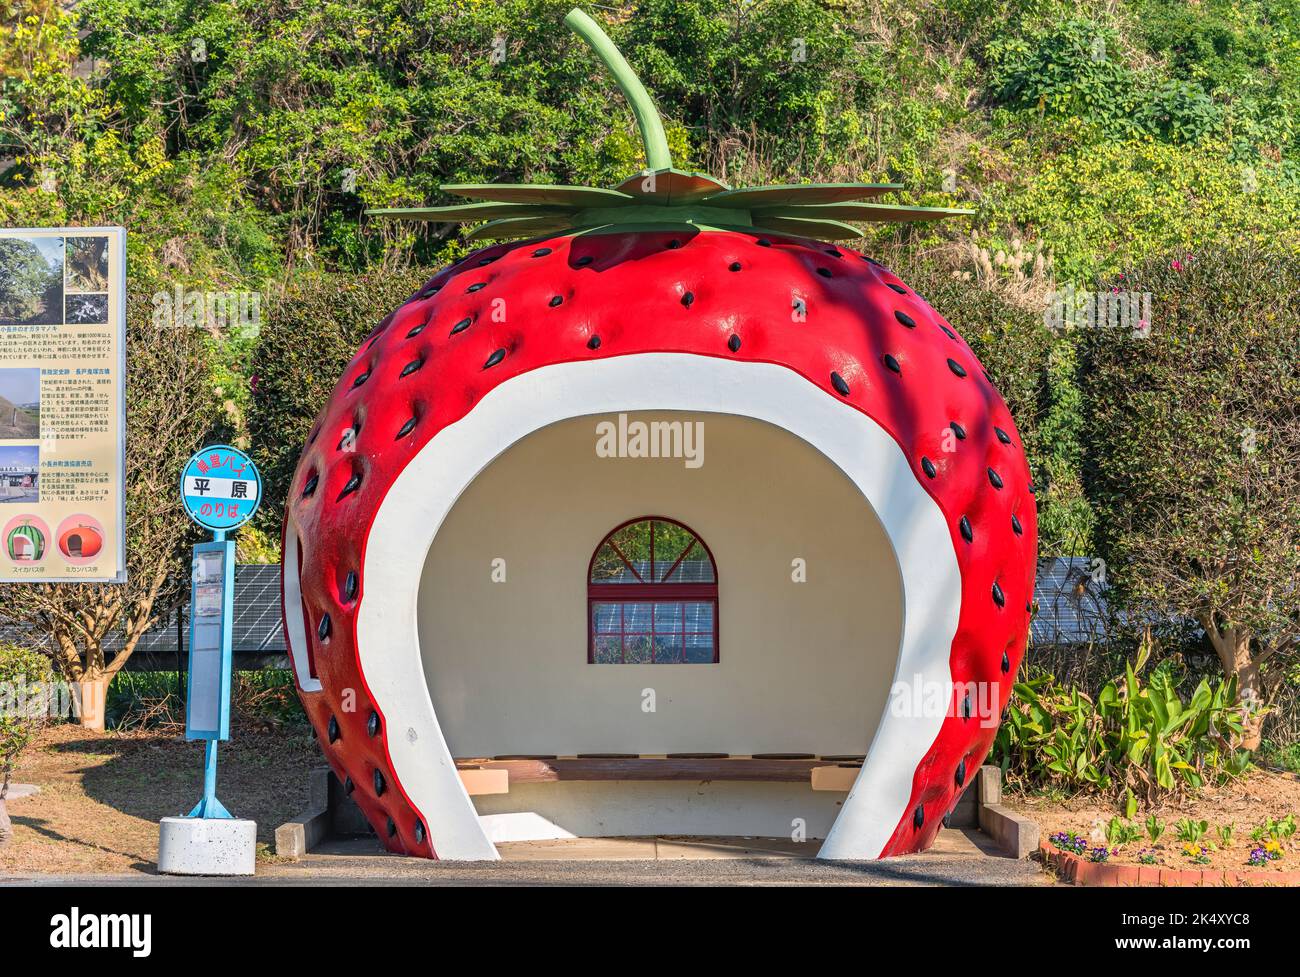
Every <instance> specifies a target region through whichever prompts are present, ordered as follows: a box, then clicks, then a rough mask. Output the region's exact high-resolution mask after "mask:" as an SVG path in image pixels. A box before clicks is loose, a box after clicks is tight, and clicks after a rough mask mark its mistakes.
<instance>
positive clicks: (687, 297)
mask: <svg viewBox="0 0 1300 977" xmlns="http://www.w3.org/2000/svg"><path fill="white" fill-rule="evenodd" d="M694 301H695V293H694V292H686V293H685V294H684V295H682V305H684V306H686V308H688V309H689V308H690V307H691V304H692V303H693V302H694Z"/></svg>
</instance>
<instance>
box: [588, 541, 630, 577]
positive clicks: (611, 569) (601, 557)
mask: <svg viewBox="0 0 1300 977" xmlns="http://www.w3.org/2000/svg"><path fill="white" fill-rule="evenodd" d="M634 565H635V564H634ZM636 569H637V572H642V568H641V567H637V568H636ZM591 582H592V583H642V582H643V581H641V580H638V579H637V576H636V573H634V572H633V571H632V570H631V569H629V567H628V565H627V564H626V563H624V562H623V560H622V559H621V558H620V557H619V555H618V554H617V553H616V552H614V547H612V546H610V545H609V544H608V543H606V544H605V545H604V546H602V547H601V548H600V549H599V550H597V551H596V559H594V560H592V562H591Z"/></svg>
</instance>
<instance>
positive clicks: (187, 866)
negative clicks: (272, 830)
mask: <svg viewBox="0 0 1300 977" xmlns="http://www.w3.org/2000/svg"><path fill="white" fill-rule="evenodd" d="M256 855H257V822H255V821H241V820H237V819H234V818H229V819H227V818H163V819H162V822H161V828H160V830H159V833H158V871H159V872H160V873H162V874H164V875H252V874H253V866H254V862H255V860H256Z"/></svg>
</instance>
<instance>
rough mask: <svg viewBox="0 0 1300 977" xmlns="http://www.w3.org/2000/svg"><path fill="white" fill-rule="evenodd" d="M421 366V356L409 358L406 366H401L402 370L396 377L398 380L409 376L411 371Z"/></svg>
mask: <svg viewBox="0 0 1300 977" xmlns="http://www.w3.org/2000/svg"><path fill="white" fill-rule="evenodd" d="M422 366H424V360H423V358H416V359H413V360H411V362H410V363H407V364H406V366H404V367H402V372H401V374H400V375H399V376H398V378H397V379H399V380H400V379H402V377H409V376H410V375H411V374H412V373H414V372H415V371H416V370H418V369H419V368H420V367H422Z"/></svg>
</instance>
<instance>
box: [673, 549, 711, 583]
mask: <svg viewBox="0 0 1300 977" xmlns="http://www.w3.org/2000/svg"><path fill="white" fill-rule="evenodd" d="M713 581H714V576H713V564H712V563H710V562H709V556H708V554H707V553H705V552H704V549H703V547H701V546H698V545H697V546H696V547H695V548H694V549H693V550H691V551H690V553H688V554H687V555H686V559H684V560H682V565H681V566H679V567H678V568H677V569H676V570H675V571H673V574H672V577H671V578H670V579H669V580H668V581H667V582H668V583H713Z"/></svg>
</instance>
